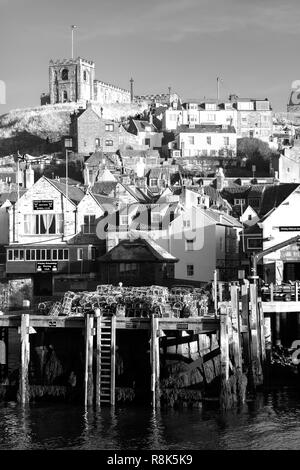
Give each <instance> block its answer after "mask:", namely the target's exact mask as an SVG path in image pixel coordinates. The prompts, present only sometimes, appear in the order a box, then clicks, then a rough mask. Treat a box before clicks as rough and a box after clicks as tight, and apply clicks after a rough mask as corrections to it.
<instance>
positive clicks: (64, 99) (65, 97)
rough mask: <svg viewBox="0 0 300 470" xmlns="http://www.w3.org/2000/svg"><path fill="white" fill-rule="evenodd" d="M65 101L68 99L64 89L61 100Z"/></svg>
mask: <svg viewBox="0 0 300 470" xmlns="http://www.w3.org/2000/svg"><path fill="white" fill-rule="evenodd" d="M66 101H68V93H67V92H66V90H64V91H63V102H64V103H65V102H66Z"/></svg>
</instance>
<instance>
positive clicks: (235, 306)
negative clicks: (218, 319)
mask: <svg viewBox="0 0 300 470" xmlns="http://www.w3.org/2000/svg"><path fill="white" fill-rule="evenodd" d="M238 294H239V288H238V286H231V288H230V297H231V308H232V313H231V318H232V339H233V354H234V362H235V367H236V368H237V369H238V370H239V371H241V370H242V355H241V343H240V324H239V296H238Z"/></svg>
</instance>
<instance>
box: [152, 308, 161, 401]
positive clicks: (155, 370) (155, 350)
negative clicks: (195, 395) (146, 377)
mask: <svg viewBox="0 0 300 470" xmlns="http://www.w3.org/2000/svg"><path fill="white" fill-rule="evenodd" d="M150 361H151V392H152V406H153V408H156V407H159V401H160V400H159V367H160V366H159V337H158V318H156V317H154V316H152V318H151V340H150Z"/></svg>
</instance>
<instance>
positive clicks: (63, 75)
mask: <svg viewBox="0 0 300 470" xmlns="http://www.w3.org/2000/svg"><path fill="white" fill-rule="evenodd" d="M61 79H62V80H69V71H68V69H63V71H62V72H61Z"/></svg>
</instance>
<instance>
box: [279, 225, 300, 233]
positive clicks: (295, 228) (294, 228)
mask: <svg viewBox="0 0 300 470" xmlns="http://www.w3.org/2000/svg"><path fill="white" fill-rule="evenodd" d="M279 232H300V227H299V226H298V225H297V226H296V225H295V226H291V227H279Z"/></svg>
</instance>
